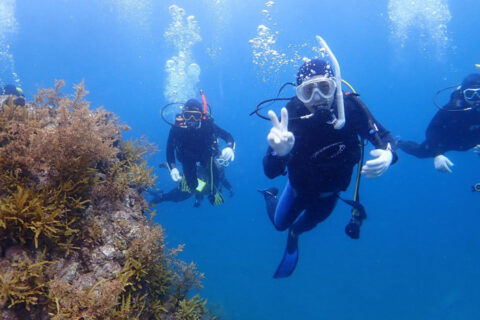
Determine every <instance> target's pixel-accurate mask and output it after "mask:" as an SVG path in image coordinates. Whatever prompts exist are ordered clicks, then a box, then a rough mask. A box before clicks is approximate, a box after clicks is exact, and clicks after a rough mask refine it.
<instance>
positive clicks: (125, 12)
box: [109, 0, 153, 31]
mask: <svg viewBox="0 0 480 320" xmlns="http://www.w3.org/2000/svg"><path fill="white" fill-rule="evenodd" d="M109 1H111V2H112V3H113V4H114V5H115V7H116V10H118V15H119V16H120V18H121V19H122V20H123V21H125V22H126V23H128V24H129V25H130V26H136V27H137V28H139V29H140V30H143V31H147V30H149V28H150V26H151V22H152V12H153V1H152V0H109Z"/></svg>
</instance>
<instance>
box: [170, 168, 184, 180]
mask: <svg viewBox="0 0 480 320" xmlns="http://www.w3.org/2000/svg"><path fill="white" fill-rule="evenodd" d="M170 177H172V180H173V181H174V182H180V181H182V176H181V175H180V172H179V171H178V169H177V168H173V169H172V170H170Z"/></svg>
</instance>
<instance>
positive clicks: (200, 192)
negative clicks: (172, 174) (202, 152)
mask: <svg viewBox="0 0 480 320" xmlns="http://www.w3.org/2000/svg"><path fill="white" fill-rule="evenodd" d="M228 165H229V162H228V161H224V160H223V159H220V158H216V159H215V166H216V170H217V176H218V179H217V180H218V184H219V185H218V186H216V188H217V191H218V195H217V196H216V197H215V196H214V198H213V200H214V201H213V203H212V205H218V204H221V203H223V202H224V200H223V196H222V189H223V187H225V189H226V190H227V191H228V192H229V195H230V197H233V195H234V192H233V187H232V185H231V184H230V182H229V181H228V179H227V177H226V175H225V169H226V168H227V167H228ZM159 166H160V167H161V168H166V169H168V165H167V164H166V163H162V164H160V165H159ZM197 174H198V186H197V188H196V193H195V201H194V203H193V206H194V207H195V208H198V207H200V204H201V202H202V200H203V198H204V195H205V194H208V192H209V190H210V185H209V183H207V182H208V181H209V178H208V176H209V173H208V172H207V171H206V170H205V169H204V168H202V167H198V168H197ZM149 193H150V194H151V195H153V199H152V200H151V201H150V203H152V204H158V203H160V202H181V201H185V200H187V199H189V198H190V197H191V196H192V195H193V194H192V193H191V192H189V191H184V190H183V189H182V187H181V185H180V186H179V187H176V188H173V189H172V190H170V191H168V192H167V193H163V192H162V191H159V192H149ZM210 202H212V201H210Z"/></svg>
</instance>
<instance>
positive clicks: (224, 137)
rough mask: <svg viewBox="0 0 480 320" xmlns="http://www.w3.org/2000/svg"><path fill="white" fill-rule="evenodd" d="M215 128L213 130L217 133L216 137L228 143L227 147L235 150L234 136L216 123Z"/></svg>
mask: <svg viewBox="0 0 480 320" xmlns="http://www.w3.org/2000/svg"><path fill="white" fill-rule="evenodd" d="M213 126H214V128H213V130H214V132H215V135H216V136H217V137H219V138H221V139H222V140H224V141H225V142H226V143H227V147H230V148H232V149H235V140H234V139H233V136H232V135H231V134H230V132H228V131H226V130H224V129H222V128H220V127H219V126H217V125H216V124H215V123H214V124H213Z"/></svg>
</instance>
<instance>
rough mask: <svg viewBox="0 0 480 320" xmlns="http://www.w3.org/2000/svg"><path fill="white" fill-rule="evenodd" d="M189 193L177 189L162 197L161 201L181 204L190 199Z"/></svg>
mask: <svg viewBox="0 0 480 320" xmlns="http://www.w3.org/2000/svg"><path fill="white" fill-rule="evenodd" d="M191 196H192V194H191V193H190V192H184V191H182V190H180V189H179V188H174V189H172V190H170V191H169V192H167V193H165V194H164V195H163V198H162V201H170V202H181V201H184V200H187V199H188V198H190V197H191Z"/></svg>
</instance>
